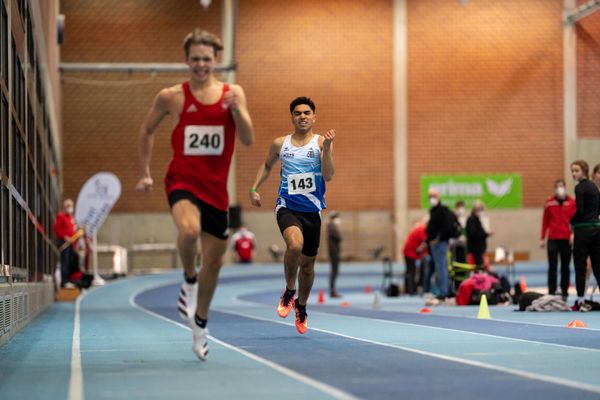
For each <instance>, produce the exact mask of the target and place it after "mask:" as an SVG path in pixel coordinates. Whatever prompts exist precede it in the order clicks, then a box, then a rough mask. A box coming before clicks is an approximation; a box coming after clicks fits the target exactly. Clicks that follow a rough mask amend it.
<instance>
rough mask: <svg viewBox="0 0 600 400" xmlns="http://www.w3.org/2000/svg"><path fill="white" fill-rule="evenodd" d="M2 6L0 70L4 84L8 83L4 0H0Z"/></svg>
mask: <svg viewBox="0 0 600 400" xmlns="http://www.w3.org/2000/svg"><path fill="white" fill-rule="evenodd" d="M0 3H1V4H0V8H2V11H1V14H2V15H1V16H0V24H2V25H0V71H1V72H2V79H3V80H4V83H5V84H8V15H7V14H6V9H5V8H4V2H1V1H0Z"/></svg>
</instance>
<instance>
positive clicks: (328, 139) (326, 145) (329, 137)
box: [323, 129, 335, 150]
mask: <svg viewBox="0 0 600 400" xmlns="http://www.w3.org/2000/svg"><path fill="white" fill-rule="evenodd" d="M324 137H325V140H324V141H323V149H327V150H329V149H330V148H331V143H333V139H334V138H335V129H330V130H328V131H327V132H326V133H325V135H324Z"/></svg>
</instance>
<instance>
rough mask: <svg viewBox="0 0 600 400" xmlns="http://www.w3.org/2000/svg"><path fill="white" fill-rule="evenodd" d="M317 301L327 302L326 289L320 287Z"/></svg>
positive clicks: (320, 302)
mask: <svg viewBox="0 0 600 400" xmlns="http://www.w3.org/2000/svg"><path fill="white" fill-rule="evenodd" d="M317 303H319V304H323V303H325V291H324V290H323V289H319V297H318V298H317Z"/></svg>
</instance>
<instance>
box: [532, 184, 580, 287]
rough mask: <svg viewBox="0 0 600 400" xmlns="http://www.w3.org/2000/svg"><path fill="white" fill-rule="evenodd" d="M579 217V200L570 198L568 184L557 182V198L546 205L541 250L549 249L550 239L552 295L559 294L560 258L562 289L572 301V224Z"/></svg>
mask: <svg viewBox="0 0 600 400" xmlns="http://www.w3.org/2000/svg"><path fill="white" fill-rule="evenodd" d="M574 213H575V200H574V199H573V198H572V197H571V196H569V195H568V194H567V189H566V185H565V181H564V180H563V179H557V180H556V181H555V182H554V196H550V197H548V199H547V200H546V202H545V203H544V214H543V217H542V235H541V241H540V247H541V248H544V247H546V237H547V238H548V243H547V250H548V294H552V295H554V294H556V286H557V284H556V281H557V269H558V257H559V256H560V289H561V294H562V296H563V298H567V297H568V290H569V284H570V268H569V264H570V262H571V243H570V238H571V227H570V225H569V220H570V219H571V217H572V216H573V214H574Z"/></svg>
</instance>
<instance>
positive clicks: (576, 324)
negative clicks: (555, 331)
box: [567, 319, 587, 328]
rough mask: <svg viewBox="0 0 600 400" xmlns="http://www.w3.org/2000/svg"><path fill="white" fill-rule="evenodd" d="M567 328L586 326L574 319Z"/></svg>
mask: <svg viewBox="0 0 600 400" xmlns="http://www.w3.org/2000/svg"><path fill="white" fill-rule="evenodd" d="M567 328H587V324H586V323H585V322H583V321H580V320H578V319H575V320H573V321H571V322H569V323H568V324H567Z"/></svg>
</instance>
